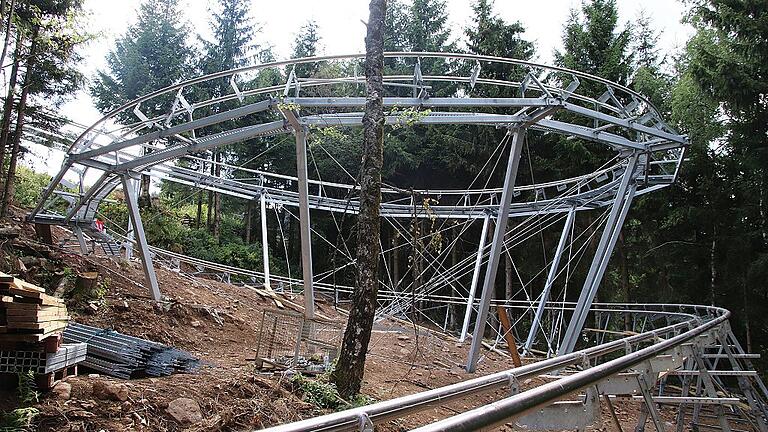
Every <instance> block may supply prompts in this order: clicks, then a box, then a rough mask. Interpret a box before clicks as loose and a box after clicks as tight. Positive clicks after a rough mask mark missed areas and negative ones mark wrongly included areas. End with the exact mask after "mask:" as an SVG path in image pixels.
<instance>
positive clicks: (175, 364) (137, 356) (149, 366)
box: [64, 322, 201, 379]
mask: <svg viewBox="0 0 768 432" xmlns="http://www.w3.org/2000/svg"><path fill="white" fill-rule="evenodd" d="M64 341H65V342H83V343H86V344H87V345H88V355H87V356H86V358H85V361H84V362H83V366H85V367H88V368H90V369H93V370H95V371H98V372H102V373H104V374H106V375H110V376H113V377H117V378H124V379H130V378H139V377H144V376H154V377H160V376H167V375H171V374H174V373H191V372H195V371H196V370H197V369H198V368H199V367H200V365H201V363H200V360H199V359H198V358H196V357H194V356H192V355H191V354H190V353H188V352H186V351H181V350H178V349H176V348H172V347H169V346H166V345H163V344H159V343H157V342H152V341H148V340H146V339H141V338H136V337H133V336H128V335H125V334H122V333H118V332H116V331H114V330H111V329H100V328H97V327H91V326H87V325H84V324H78V323H74V322H73V323H70V324H69V326H67V328H66V330H65V331H64Z"/></svg>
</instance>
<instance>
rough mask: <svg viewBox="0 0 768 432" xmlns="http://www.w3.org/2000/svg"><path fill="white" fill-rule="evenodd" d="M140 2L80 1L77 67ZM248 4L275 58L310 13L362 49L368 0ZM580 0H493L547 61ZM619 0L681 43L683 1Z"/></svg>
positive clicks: (66, 111)
mask: <svg viewBox="0 0 768 432" xmlns="http://www.w3.org/2000/svg"><path fill="white" fill-rule="evenodd" d="M140 3H141V1H140V0H86V1H85V8H86V10H88V11H89V12H90V22H89V24H88V26H89V28H90V30H91V32H94V33H98V34H100V37H99V38H98V39H97V40H95V41H93V42H91V43H90V44H89V46H87V47H86V48H85V50H84V52H83V54H84V57H85V59H84V61H83V64H82V68H83V69H82V70H83V72H84V73H85V74H86V76H87V77H88V78H91V77H93V75H94V73H95V72H96V70H97V69H104V68H105V66H106V62H105V57H106V55H107V53H108V52H109V51H110V50H111V49H112V47H113V46H114V42H115V39H116V38H117V37H119V36H120V35H121V34H122V33H124V32H125V30H126V28H127V27H128V26H129V25H130V24H132V23H133V22H135V19H136V10H137V8H138V6H139V4H140ZM214 4H215V0H182V5H183V6H182V8H181V9H182V11H183V12H184V14H185V17H184V19H185V20H186V21H187V22H188V23H189V24H190V26H189V27H190V28H191V29H192V31H193V33H200V34H202V35H204V36H205V35H207V34H209V33H210V31H209V29H208V20H209V13H208V10H209V8H210V7H211V6H212V5H214ZM252 4H253V6H252V13H251V14H252V18H253V22H254V23H255V24H256V25H258V26H260V27H261V32H260V33H259V34H258V35H257V42H258V43H260V44H269V45H272V46H273V48H274V51H275V55H276V57H277V59H283V58H287V57H288V56H289V54H290V52H291V45H292V43H293V40H294V39H295V36H296V33H297V31H298V29H299V28H300V27H301V26H302V25H303V24H305V23H306V22H307V21H308V20H315V21H316V22H317V24H318V26H319V33H320V36H321V38H322V39H321V45H322V52H323V53H324V54H351V53H357V52H362V51H363V48H364V42H363V40H364V36H365V26H364V25H363V24H362V22H361V20H366V21H367V19H368V10H367V8H368V2H367V1H366V0H282V1H275V0H252ZM471 4H472V0H448V1H447V5H448V13H449V15H450V21H451V25H450V27H451V28H452V29H453V31H454V35H453V36H454V39H456V40H461V38H462V37H463V34H462V31H463V29H464V28H466V27H467V26H468V25H469V23H470V17H471V13H472V11H471ZM580 5H581V0H539V1H530V0H496V10H497V11H498V13H499V15H500V16H501V17H502V18H504V19H505V20H506V21H508V22H513V21H517V20H519V21H521V22H522V23H523V25H524V27H525V28H526V33H525V38H527V39H529V40H531V41H534V42H535V43H536V47H537V56H538V60H540V61H542V62H545V63H548V62H551V59H552V52H553V50H554V49H556V48H559V47H560V45H561V37H562V29H563V25H564V23H565V20H566V18H567V17H568V14H569V11H570V9H571V8H573V7H579V6H580ZM618 5H619V13H620V20H621V22H622V25H625V24H626V23H627V22H631V21H633V20H634V19H635V18H636V17H637V16H638V14H639V13H640V11H641V10H644V11H645V12H646V13H647V14H649V15H650V16H651V18H652V21H653V25H654V27H655V28H657V29H658V30H659V31H660V32H661V40H660V46H661V48H662V50H663V51H664V52H667V53H671V52H673V51H675V50H677V49H679V48H681V47H682V46H683V44H684V43H685V41H686V40H687V39H688V37H689V36H690V35H691V34H692V29H691V28H690V27H688V26H686V25H683V24H681V22H680V20H681V18H682V16H683V13H684V8H683V6H682V5H681V4H680V3H679V2H678V1H676V0H618ZM193 38H195V34H191V35H190V40H192V39H193ZM61 113H62V114H63V115H65V116H68V117H69V118H71V119H72V120H75V121H77V122H79V123H82V124H86V125H89V124H92V123H94V122H96V121H97V120H98V119H99V117H100V114H99V112H98V111H97V110H96V109H95V108H94V106H93V103H92V102H91V99H90V96H88V94H87V93H86V92H85V91H81V92H79V93H78V94H77V96H76V97H75V98H74V99H73V100H72V101H71V102H68V103H67V104H65V105H64V106H63V107H62V112H61ZM34 153H36V157H33V159H37V161H38V163H41V162H42V163H44V164H45V165H47V167H46V168H45V170H46V171H49V172H50V173H51V174H53V173H55V172H56V171H57V170H58V168H59V167H60V164H61V161H62V160H63V155H62V154H57V153H60V152H52V151H49V150H46V149H44V148H35V150H34ZM43 161H44V162H43ZM34 165H37V164H34ZM38 169H40V167H39V166H38Z"/></svg>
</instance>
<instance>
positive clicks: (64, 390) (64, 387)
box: [51, 382, 72, 400]
mask: <svg viewBox="0 0 768 432" xmlns="http://www.w3.org/2000/svg"><path fill="white" fill-rule="evenodd" d="M51 394H52V395H53V396H54V397H56V399H64V400H68V399H69V398H70V397H72V384H70V383H67V382H60V383H58V384H56V386H55V387H53V388H52V389H51Z"/></svg>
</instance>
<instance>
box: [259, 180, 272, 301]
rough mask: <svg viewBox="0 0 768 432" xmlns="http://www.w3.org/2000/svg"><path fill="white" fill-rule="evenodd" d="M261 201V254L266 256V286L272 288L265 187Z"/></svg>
mask: <svg viewBox="0 0 768 432" xmlns="http://www.w3.org/2000/svg"><path fill="white" fill-rule="evenodd" d="M262 181H263V180H262ZM259 201H261V254H262V257H263V258H264V288H266V289H270V287H271V285H270V283H269V245H268V244H267V198H266V196H265V194H264V189H262V190H261V197H260V199H259Z"/></svg>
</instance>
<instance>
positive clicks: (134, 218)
mask: <svg viewBox="0 0 768 432" xmlns="http://www.w3.org/2000/svg"><path fill="white" fill-rule="evenodd" d="M122 181H123V192H124V193H125V203H126V204H127V206H128V214H129V216H130V218H131V223H132V224H133V232H134V234H135V236H136V240H137V241H136V243H137V244H138V246H139V253H140V254H141V263H142V266H143V268H144V277H145V280H146V282H147V285H149V286H148V287H147V288H149V294H150V295H151V296H152V299H153V300H155V301H160V299H161V295H160V287H159V285H158V284H157V275H156V274H155V267H154V266H153V264H152V253H151V252H150V251H149V245H148V244H147V237H146V235H145V234H144V225H142V223H141V214H140V213H139V203H138V201H137V199H136V191H135V190H134V189H133V188H132V187H131V179H130V177H129V176H128V174H127V173H126V174H123V175H122Z"/></svg>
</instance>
